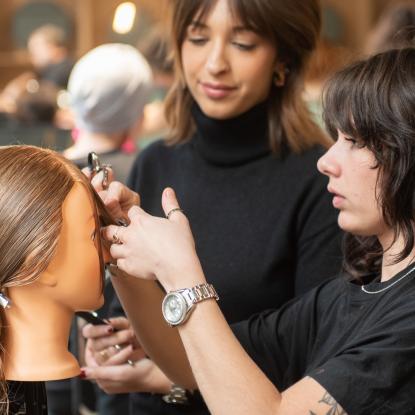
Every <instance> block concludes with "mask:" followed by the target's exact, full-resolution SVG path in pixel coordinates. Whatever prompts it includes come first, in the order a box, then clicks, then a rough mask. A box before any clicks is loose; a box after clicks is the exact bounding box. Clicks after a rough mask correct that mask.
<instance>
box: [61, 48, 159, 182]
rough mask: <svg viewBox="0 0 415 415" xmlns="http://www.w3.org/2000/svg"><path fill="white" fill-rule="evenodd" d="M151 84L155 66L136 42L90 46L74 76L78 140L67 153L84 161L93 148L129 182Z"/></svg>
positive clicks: (73, 106)
mask: <svg viewBox="0 0 415 415" xmlns="http://www.w3.org/2000/svg"><path fill="white" fill-rule="evenodd" d="M151 88H152V72H151V68H150V66H149V64H148V63H147V61H146V59H145V58H144V57H143V56H142V55H141V54H140V52H138V51H137V50H136V49H135V48H134V47H132V46H130V45H124V44H106V45H101V46H98V47H97V48H95V49H93V50H91V51H90V52H88V53H87V54H86V55H85V56H83V57H82V58H81V59H80V60H79V61H78V62H77V63H76V65H75V66H74V68H73V70H72V72H71V75H70V78H69V84H68V92H69V106H70V108H71V110H72V112H73V115H74V123H75V141H74V143H73V145H72V146H71V147H69V148H68V149H66V150H65V151H64V156H65V157H67V158H69V159H71V160H73V161H74V162H75V163H76V164H77V165H78V166H80V167H85V164H86V159H87V156H88V153H90V152H91V151H94V152H95V153H97V154H98V155H99V156H100V158H101V161H102V162H103V163H105V164H111V165H112V167H113V170H114V173H115V177H116V178H117V180H118V181H120V182H125V181H126V178H127V175H128V173H129V170H130V168H131V165H132V162H133V161H134V159H135V157H136V153H135V140H136V138H137V137H138V135H139V133H140V129H141V124H142V118H143V110H144V107H145V106H146V104H147V103H148V101H149V99H150V93H151Z"/></svg>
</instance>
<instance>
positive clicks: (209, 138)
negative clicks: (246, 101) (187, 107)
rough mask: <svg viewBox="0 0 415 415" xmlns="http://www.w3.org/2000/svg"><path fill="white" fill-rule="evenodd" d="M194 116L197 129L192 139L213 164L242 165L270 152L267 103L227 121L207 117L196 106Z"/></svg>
mask: <svg viewBox="0 0 415 415" xmlns="http://www.w3.org/2000/svg"><path fill="white" fill-rule="evenodd" d="M192 115H193V119H194V121H195V123H196V127H197V131H196V133H195V136H194V139H193V140H192V141H193V143H194V147H195V149H196V151H198V152H199V153H200V155H201V156H202V157H203V158H204V159H205V160H207V161H208V162H210V163H212V164H218V165H237V164H243V163H246V162H249V161H251V160H254V159H257V158H260V157H263V156H265V155H267V154H269V153H270V151H271V149H270V145H269V140H268V108H267V102H266V101H265V102H262V103H260V104H258V105H256V106H255V107H253V108H251V109H250V110H248V111H247V112H245V113H243V114H241V115H238V116H237V117H234V118H229V119H225V120H218V119H215V118H210V117H208V116H207V115H205V114H204V113H203V112H202V110H201V109H200V108H199V106H198V105H197V104H196V103H194V104H193V106H192Z"/></svg>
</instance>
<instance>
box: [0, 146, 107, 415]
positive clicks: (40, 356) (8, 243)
mask: <svg viewBox="0 0 415 415" xmlns="http://www.w3.org/2000/svg"><path fill="white" fill-rule="evenodd" d="M104 223H108V224H110V223H113V222H112V221H111V218H110V216H109V214H108V213H107V212H106V209H105V207H104V205H103V204H102V202H101V200H100V199H99V197H98V196H97V195H96V193H95V191H94V189H93V188H92V187H91V185H90V183H89V182H88V180H87V179H86V177H85V176H84V175H83V174H82V173H81V172H80V171H79V170H78V168H77V167H76V166H75V165H73V164H71V163H70V162H68V161H67V160H66V159H65V158H63V157H62V156H60V155H59V154H57V153H55V152H53V151H51V150H46V149H41V148H37V147H32V146H10V147H1V148H0V227H1V234H2V239H1V241H0V251H1V259H0V305H1V306H2V307H0V316H1V341H0V344H1V348H2V350H1V378H2V380H1V381H0V384H1V387H2V388H1V389H2V394H1V398H0V402H1V405H2V406H0V408H1V409H0V412H1V413H2V414H3V413H10V414H14V413H21V412H19V407H20V406H21V405H22V404H23V403H25V404H26V412H24V413H28V414H29V413H30V414H32V413H33V414H36V415H37V414H43V413H45V414H46V405H45V402H44V401H42V399H44V391H43V386H42V383H41V381H45V380H56V379H64V378H69V377H73V376H77V375H79V373H80V368H79V364H78V362H77V361H76V359H75V358H74V356H72V355H71V354H70V353H69V352H68V350H67V344H68V336H69V330H70V324H71V321H72V318H73V314H74V312H75V311H77V310H91V309H96V308H98V307H100V306H101V305H102V303H103V295H102V290H103V275H104V257H103V253H102V249H101V238H100V232H99V227H100V225H101V224H104ZM5 379H7V381H8V386H9V388H10V391H9V394H10V411H7V410H6V409H7V405H8V403H7V399H6V394H7V385H6V384H5V382H4V380H5ZM42 406H43V407H42Z"/></svg>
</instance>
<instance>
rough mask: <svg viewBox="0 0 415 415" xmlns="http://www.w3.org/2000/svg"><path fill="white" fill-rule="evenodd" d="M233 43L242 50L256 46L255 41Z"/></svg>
mask: <svg viewBox="0 0 415 415" xmlns="http://www.w3.org/2000/svg"><path fill="white" fill-rule="evenodd" d="M232 44H233V45H234V46H236V47H237V48H238V49H240V50H242V51H251V50H254V49H255V48H256V45H255V44H254V43H242V42H232Z"/></svg>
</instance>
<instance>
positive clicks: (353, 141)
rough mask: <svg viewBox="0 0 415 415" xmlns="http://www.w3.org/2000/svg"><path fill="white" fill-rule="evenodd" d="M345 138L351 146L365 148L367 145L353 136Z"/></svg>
mask: <svg viewBox="0 0 415 415" xmlns="http://www.w3.org/2000/svg"><path fill="white" fill-rule="evenodd" d="M344 140H345V141H347V142H348V143H350V146H351V147H356V148H363V147H364V146H365V145H364V144H363V143H362V142H361V141H360V140H356V139H355V138H352V137H344Z"/></svg>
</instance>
